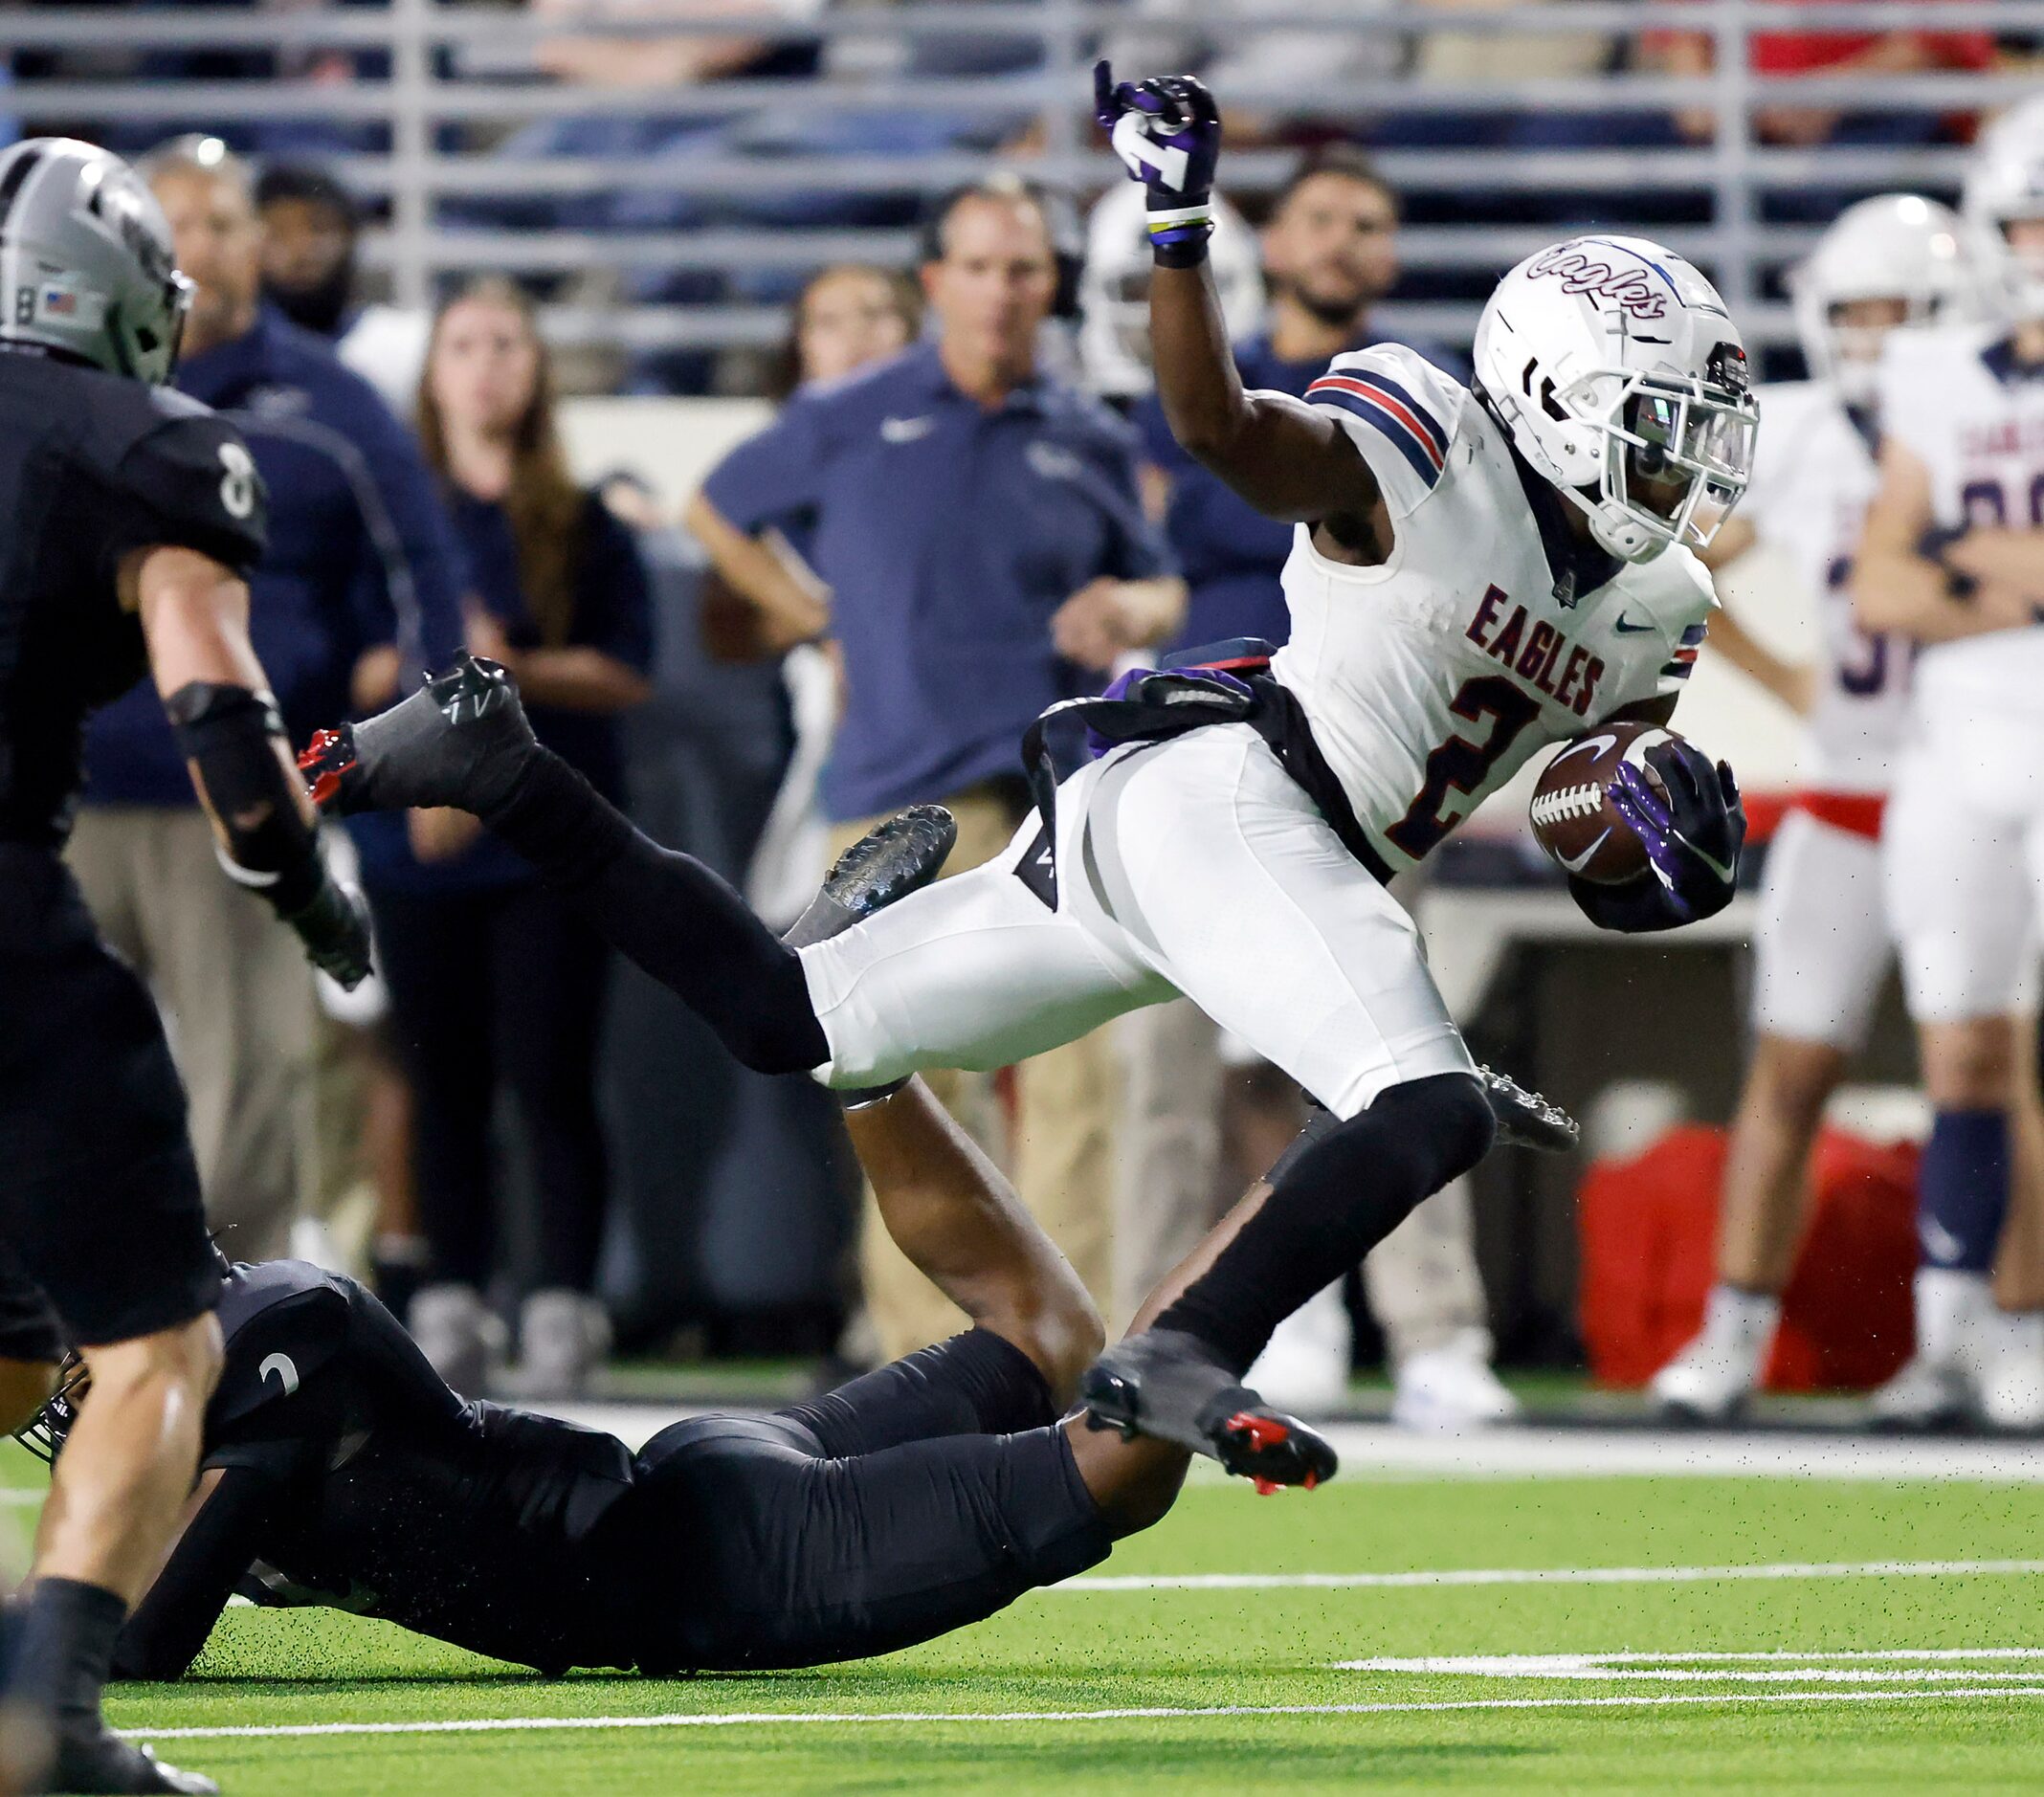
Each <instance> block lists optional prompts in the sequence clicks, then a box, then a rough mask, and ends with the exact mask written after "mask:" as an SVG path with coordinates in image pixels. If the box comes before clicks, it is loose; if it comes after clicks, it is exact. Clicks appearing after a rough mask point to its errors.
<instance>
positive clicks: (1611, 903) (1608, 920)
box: [1568, 874, 1731, 936]
mask: <svg viewBox="0 0 2044 1797" xmlns="http://www.w3.org/2000/svg"><path fill="white" fill-rule="evenodd" d="M1568 896H1569V897H1570V898H1571V899H1574V900H1575V901H1576V908H1577V909H1578V910H1579V911H1581V912H1582V914H1583V915H1584V916H1585V917H1586V918H1588V919H1589V921H1591V922H1592V923H1594V924H1595V925H1596V926H1597V927H1598V928H1599V929H1600V930H1613V931H1616V932H1617V934H1619V935H1620V936H1644V935H1646V934H1647V933H1648V932H1649V931H1651V930H1678V929H1680V928H1681V927H1682V925H1683V924H1685V923H1693V922H1695V921H1696V918H1695V917H1693V916H1688V915H1685V914H1684V913H1683V912H1682V911H1680V910H1679V909H1678V908H1677V905H1676V902H1675V897H1674V895H1673V894H1672V893H1670V892H1669V891H1668V889H1667V888H1666V887H1665V886H1663V885H1662V884H1661V883H1660V881H1659V880H1657V879H1655V877H1654V876H1653V875H1652V874H1642V875H1640V876H1638V877H1637V878H1634V879H1629V880H1626V881H1624V882H1623V883H1622V884H1620V885H1616V886H1600V885H1598V884H1597V883H1596V882H1594V881H1592V880H1587V879H1584V878H1582V877H1581V876H1578V875H1573V874H1571V875H1570V876H1569V877H1568ZM1725 896H1726V899H1727V900H1728V899H1730V896H1731V895H1730V889H1729V888H1727V889H1726V894H1725Z"/></svg>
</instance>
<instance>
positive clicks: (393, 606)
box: [71, 139, 463, 1260]
mask: <svg viewBox="0 0 2044 1797" xmlns="http://www.w3.org/2000/svg"><path fill="white" fill-rule="evenodd" d="M143 172H144V175H145V176H146V177H147V179H148V181H149V183H150V185H151V187H152V188H153V189H155V191H156V194H157V197H158V198H159V199H160V200H161V201H162V202H163V205H164V210H165V211H166V212H167V214H168V216H169V219H170V224H171V228H172V232H173V234H174V235H175V238H176V243H177V257H178V264H179V266H180V267H181V268H182V269H184V271H185V272H186V273H187V274H188V275H189V277H190V278H191V280H192V282H193V284H194V287H195V290H196V291H195V292H194V295H193V300H192V308H191V313H190V316H189V319H188V321H187V323H186V327H185V355H184V359H183V362H182V364H181V366H180V367H179V369H178V373H177V385H178V387H179V388H182V389H183V390H184V391H186V392H188V393H190V394H191V395H192V396H193V397H194V398H197V399H202V400H204V401H205V402H206V403H207V404H208V405H211V406H212V407H214V408H215V409H217V410H221V411H224V412H226V413H227V414H228V415H229V416H230V417H231V418H233V421H234V423H235V424H236V425H237V426H238V427H239V429H240V430H241V433H242V434H243V436H244V437H245V438H246V440H247V442H248V446H249V450H250V453H251V454H252V455H254V457H255V467H256V471H257V473H259V474H260V475H261V477H262V478H263V481H264V484H265V485H266V486H267V488H268V489H269V508H270V544H269V548H268V549H267V550H266V551H265V553H264V555H263V559H262V561H261V563H260V564H259V565H258V566H257V567H256V568H255V571H254V572H253V573H252V574H251V575H250V577H249V635H250V639H251V640H252V641H253V642H254V644H255V650H256V653H257V654H259V655H260V656H261V657H262V663H263V668H264V670H265V672H267V673H268V675H269V676H270V678H271V681H272V683H273V686H274V688H275V692H276V697H277V699H278V706H279V708H280V709H281V711H282V713H283V716H284V721H285V724H286V727H287V728H288V730H289V732H290V735H291V737H292V739H293V741H294V742H298V743H303V742H304V741H305V739H306V738H307V737H308V736H309V735H310V733H311V732H312V731H313V730H314V729H315V728H317V727H318V726H319V725H321V724H323V723H329V722H331V721H333V720H334V719H336V718H342V717H346V716H349V715H351V714H357V713H360V712H363V711H366V710H373V709H375V708H377V707H379V706H381V705H384V704H387V703H389V700H390V699H391V698H392V697H394V696H395V693H396V690H397V684H398V677H399V673H400V669H401V667H402V665H404V664H406V663H410V664H411V665H412V666H414V667H416V666H418V665H420V664H422V663H423V664H430V665H433V666H438V665H441V664H443V663H444V662H446V661H447V660H448V659H449V658H450V657H451V656H453V655H454V654H455V652H456V651H457V650H458V649H459V648H460V646H461V603H460V602H461V591H462V586H463V579H462V576H461V573H460V565H459V552H458V549H457V548H456V546H455V540H454V537H453V533H452V530H451V527H450V526H449V524H448V522H447V520H446V517H445V514H444V513H443V512H442V511H441V509H440V505H439V502H438V500H437V499H435V498H434V493H433V480H432V477H431V476H430V475H429V474H428V473H427V470H426V466H425V463H424V460H423V459H422V458H421V456H420V455H419V452H418V449H417V447H416V445H415V444H414V443H413V441H412V438H411V433H410V432H408V431H407V430H406V429H405V427H404V426H403V425H401V424H400V423H399V422H398V421H397V420H396V419H395V418H394V417H392V416H391V414H390V412H389V410H388V409H387V408H386V407H385V405H384V403H383V402H382V400H381V399H379V398H378V397H377V395H376V393H375V390H374V389H373V388H370V387H369V386H368V384H367V382H365V381H364V380H363V379H362V378H361V377H360V376H359V375H356V374H353V373H351V372H349V370H348V369H346V368H344V366H342V365H341V363H340V361H339V359H338V358H337V357H336V355H335V354H334V351H333V348H332V346H331V345H330V344H326V343H325V342H324V341H323V340H322V339H320V338H317V337H314V336H312V335H311V334H310V333H309V332H305V331H301V330H300V329H299V328H298V327H297V326H295V325H293V324H291V323H289V322H286V321H285V320H284V319H283V318H282V317H281V316H280V315H279V314H277V313H275V312H272V311H270V310H268V309H266V308H264V307H262V306H260V305H258V303H257V301H256V281H257V269H258V257H259V254H260V238H259V233H258V230H257V225H256V220H255V208H254V200H253V193H252V190H251V186H250V180H249V175H248V171H247V170H246V168H245V167H244V166H242V165H241V164H240V163H239V162H238V161H237V160H236V159H235V158H234V157H233V156H232V155H229V154H228V153H226V151H225V150H223V149H222V147H221V146H220V144H218V142H217V140H212V139H206V140H191V141H186V140H180V141H179V142H178V143H175V144H170V145H168V146H167V147H166V148H165V149H164V150H162V151H159V152H158V153H157V154H156V155H154V156H152V157H149V158H147V159H145V160H144V164H143ZM85 759H86V790H85V802H84V806H83V808H82V810H81V811H80V813H79V817H78V829H77V832H76V833H75V834H74V836H73V838H72V844H71V860H72V865H73V867H74V869H75V870H76V872H77V874H78V878H79V882H80V884H81V885H82V886H83V887H84V890H85V895H86V898H87V899H88V900H89V902H90V903H91V904H92V907H93V909H94V912H95V914H96V915H97V917H98V919H99V921H100V927H101V928H102V929H103V930H104V931H105V933H106V936H107V939H108V940H109V941H110V942H112V943H113V944H114V945H115V946H116V947H117V948H119V949H120V950H121V951H122V953H123V954H125V955H126V956H128V958H129V959H130V960H132V961H134V962H135V963H136V965H138V967H140V968H141V970H142V971H143V972H144V974H145V975H146V976H147V977H148V979H149V981H150V984H151V985H152V987H154V988H155V990H156V991H157V993H158V995H159V997H160V998H161V999H162V1001H163V1003H164V1005H165V1007H166V1008H167V1009H168V1010H169V1011H170V1012H171V1013H172V1015H173V1017H174V1019H175V1022H176V1026H177V1027H176V1032H175V1036H174V1038H173V1039H174V1040H175V1042H176V1045H177V1053H178V1062H179V1069H180V1071H181V1073H182V1074H183V1076H184V1079H185V1084H186V1086H187V1088H188V1089H189V1094H190V1099H191V1130H192V1143H193V1145H194V1147H195V1148H196V1149H197V1151H198V1158H199V1172H200V1178H201V1180H202V1182H203V1184H204V1187H205V1192H206V1205H207V1211H208V1214H209V1216H210V1218H211V1221H212V1222H213V1223H214V1225H215V1226H216V1227H226V1226H232V1228H233V1233H232V1234H230V1235H229V1236H228V1237H227V1245H228V1247H229V1248H230V1250H231V1251H232V1252H233V1253H234V1254H235V1255H237V1256H238V1257H240V1258H243V1259H249V1260H258V1259H263V1258H267V1257H270V1256H273V1255H277V1254H281V1253H288V1252H289V1235H290V1225H291V1221H292V1216H293V1213H294V1211H295V1209H297V1204H298V1201H299V1198H300V1193H301V1191H302V1190H303V1189H304V1187H305V1185H306V1183H307V1182H306V1174H307V1171H308V1168H309V1166H310V1159H309V1157H310V1155H311V1153H312V1147H313V1144H312V1140H311V1131H312V1127H313V1119H312V1116H311V1111H310V1106H311V1098H310V1097H309V1095H310V1093H311V1091H312V1081H311V1064H312V1059H313V1049H314V1024H315V1008H314V1006H315V1001H314V996H313V987H312V981H311V978H310V976H309V974H308V972H307V970H306V967H305V965H304V959H303V957H302V956H301V955H300V953H299V952H298V949H297V945H296V943H293V942H292V940H291V937H290V933H289V932H288V931H281V930H278V928H277V926H276V923H275V921H273V920H272V919H271V917H270V914H269V912H268V910H267V909H266V908H264V907H263V906H261V905H259V904H256V903H255V902H254V901H253V899H251V898H250V897H249V895H247V894H245V893H242V892H238V891H236V890H235V888H234V887H233V885H231V884H230V883H229V882H228V881H226V880H224V879H222V878H221V877H220V873H219V870H218V868H217V867H215V866H214V864H213V849H212V832H211V827H210V826H209V824H208V822H207V819H206V816H205V814H204V813H203V812H202V811H200V810H199V809H198V807H197V806H196V805H195V804H194V803H193V800H192V793H191V783H190V780H189V778H188V777H187V774H186V772H185V766H184V762H183V759H182V758H181V756H180V755H179V753H178V748H177V744H176V743H175V742H174V741H173V739H172V737H171V735H170V730H169V726H168V725H167V723H166V722H165V721H164V713H163V707H162V705H161V704H160V703H159V702H158V701H157V699H156V696H155V694H154V693H153V692H151V691H149V690H148V687H147V683H146V682H144V684H143V685H142V686H140V687H138V688H136V689H135V690H134V691H132V692H130V693H128V694H127V695H126V696H125V697H124V698H123V699H119V700H117V701H116V702H115V703H113V704H111V705H109V706H107V707H106V708H105V709H103V710H101V711H100V712H98V713H96V714H94V717H93V719H92V721H91V724H90V725H89V727H88V730H87V735H86V758H85Z"/></svg>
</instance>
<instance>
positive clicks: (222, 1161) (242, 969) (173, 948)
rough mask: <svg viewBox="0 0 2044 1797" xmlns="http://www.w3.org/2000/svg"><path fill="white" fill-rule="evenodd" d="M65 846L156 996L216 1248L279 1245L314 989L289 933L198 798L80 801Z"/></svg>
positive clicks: (290, 1211) (303, 1124)
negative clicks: (218, 852) (246, 886)
mask: <svg viewBox="0 0 2044 1797" xmlns="http://www.w3.org/2000/svg"><path fill="white" fill-rule="evenodd" d="M69 859H70V862H71V869H72V872H73V873H74V874H76V875H77V876H78V884H79V885H80V886H81V887H82V888H83V889H84V893H85V899H86V902H87V903H88V904H90V905H91V907H92V910H93V915H94V917H95V918H96V919H97V920H98V921H99V925H100V931H101V933H102V934H103V935H104V936H105V938H106V940H107V942H108V943H110V944H111V945H112V946H113V948H114V949H115V951H116V952H117V953H119V954H120V955H122V957H123V958H124V959H125V960H126V961H127V962H128V963H129V964H130V965H132V966H133V967H134V968H135V970H136V971H137V972H138V973H140V974H141V975H142V976H143V978H144V979H145V980H146V981H147V982H148V983H149V986H150V988H151V989H152V990H153V991H154V992H155V994H156V1001H157V1003H158V1005H159V1006H161V1007H162V1009H163V1011H164V1014H165V1023H166V1025H167V1028H168V1031H169V1034H170V1047H171V1050H172V1052H173V1054H175V1055H176V1057H177V1065H178V1072H179V1073H180V1075H181V1076H183V1078H184V1081H185V1090H186V1093H187V1095H188V1097H189V1100H190V1118H191V1145H192V1148H193V1151H194V1153H195V1154H196V1156H197V1159H198V1165H199V1182H200V1185H201V1187H202V1188H203V1189H204V1191H205V1194H206V1214H207V1220H208V1221H209V1222H210V1223H211V1225H212V1227H213V1228H214V1229H216V1230H220V1231H227V1233H226V1234H225V1237H224V1239H223V1240H222V1242H221V1246H222V1248H224V1249H225V1250H226V1252H227V1253H229V1254H230V1255H231V1256H233V1258H234V1259H236V1260H263V1259H271V1258H275V1257H277V1256H279V1255H283V1254H286V1253H289V1252H290V1244H291V1224H292V1219H293V1218H294V1217H295V1216H296V1215H297V1213H298V1209H299V1197H300V1191H301V1190H304V1189H306V1188H308V1187H309V1186H310V1184H311V1173H312V1167H311V1159H312V1156H313V1152H314V1139H315V1138H314V1113H313V1081H312V1063H313V1020H314V1013H315V1008H316V1003H317V1001H316V999H315V996H314V992H313V982H312V970H311V968H310V967H308V966H307V965H306V964H305V959H304V956H303V955H302V954H300V950H299V944H298V941H297V939H296V938H295V937H293V935H292V934H291V932H290V931H289V930H287V929H285V928H284V927H283V926H282V925H281V924H279V923H278V921H277V919H276V918H275V917H274V916H273V915H272V914H271V911H270V908H269V907H268V906H267V905H265V904H264V903H263V902H262V900H261V899H257V898H255V896H254V895H253V894H250V893H246V892H243V891H241V890H240V889H239V888H238V887H236V886H235V885H233V883H232V882H231V881H230V880H229V879H228V877H227V876H226V875H224V874H223V873H221V871H220V868H219V865H218V863H217V862H216V861H215V860H214V858H213V837H212V830H211V826H210V825H209V824H208V823H207V821H206V817H205V815H204V814H203V813H202V812H200V811H198V810H161V809H157V808H154V807H145V806H133V807H129V806H107V807H87V808H86V809H85V810H81V811H80V812H79V814H78V828H77V830H76V831H75V832H73V835H72V839H71V848H70V852H69Z"/></svg>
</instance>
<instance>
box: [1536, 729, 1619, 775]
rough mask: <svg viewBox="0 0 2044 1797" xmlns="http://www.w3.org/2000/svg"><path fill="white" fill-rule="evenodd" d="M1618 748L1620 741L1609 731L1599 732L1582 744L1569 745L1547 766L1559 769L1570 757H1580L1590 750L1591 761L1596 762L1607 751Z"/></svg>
mask: <svg viewBox="0 0 2044 1797" xmlns="http://www.w3.org/2000/svg"><path fill="white" fill-rule="evenodd" d="M1617 746H1618V739H1617V738H1616V737H1614V736H1613V735H1611V732H1610V731H1609V730H1602V731H1599V732H1598V733H1597V734H1596V735H1595V736H1587V737H1585V738H1584V739H1583V740H1582V741H1581V742H1580V743H1569V745H1568V746H1567V747H1566V748H1565V749H1564V750H1563V751H1562V752H1561V753H1560V754H1559V755H1557V756H1556V757H1555V758H1554V759H1553V760H1552V761H1551V762H1549V763H1548V764H1547V765H1548V766H1550V767H1559V766H1560V765H1562V763H1564V762H1565V761H1566V760H1567V759H1568V758H1569V756H1571V755H1580V754H1582V753H1583V751H1584V750H1585V749H1588V750H1589V759H1590V760H1591V761H1595V760H1596V759H1597V758H1598V757H1599V756H1601V755H1603V754H1604V753H1605V751H1606V750H1608V749H1613V748H1616V747H1617Z"/></svg>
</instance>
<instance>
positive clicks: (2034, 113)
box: [1959, 95, 2044, 320]
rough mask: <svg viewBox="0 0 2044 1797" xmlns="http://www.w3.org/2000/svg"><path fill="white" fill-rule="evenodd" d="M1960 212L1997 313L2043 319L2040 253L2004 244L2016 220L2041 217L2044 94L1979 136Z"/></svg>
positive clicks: (2043, 200) (2042, 255) (2042, 259)
mask: <svg viewBox="0 0 2044 1797" xmlns="http://www.w3.org/2000/svg"><path fill="white" fill-rule="evenodd" d="M1959 211H1960V215H1961V216H1962V217H1964V218H1965V220H1966V224H1967V225H1968V226H1970V227H1971V228H1972V231H1973V233H1974V242H1975V246H1976V250H1977V252H1978V254H1979V255H1980V256H1981V258H1982V261H1983V264H1984V272H1985V274H1986V277H1987V280H1988V293H1989V298H1990V300H1991V301H1992V302H1993V303H1994V304H1995V305H1996V307H1997V309H1999V310H2000V311H2002V312H2003V313H2004V314H2005V315H2006V316H2008V317H2010V318H2011V319H2015V320H2025V319H2044V251H2036V250H2033V251H2031V252H2029V253H2028V254H2024V255H2018V254H2017V252H2016V250H2015V248H2014V246H2013V245H2012V244H2011V243H2010V241H2009V227H2010V226H2011V224H2013V223H2014V222H2015V221H2016V220H2018V219H2025V218H2039V219H2044V95H2040V96H2038V97H2037V98H2036V99H2034V100H2025V101H2024V102H2023V103H2022V104H2021V105H2020V106H2017V107H2015V108H2014V109H2013V110H2011V111H2010V112H2006V113H2004V114H2003V115H2002V116H2001V117H2000V118H1999V119H1997V120H1995V122H1993V123H1992V124H1990V125H1989V126H1988V128H1987V130H1986V131H1984V132H1983V133H1982V134H1981V139H1980V144H1979V147H1978V149H1977V150H1976V151H1975V152H1974V156H1973V161H1972V163H1971V165H1970V166H1968V167H1967V169H1966V185H1965V187H1964V188H1963V189H1961V192H1960V197H1959Z"/></svg>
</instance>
